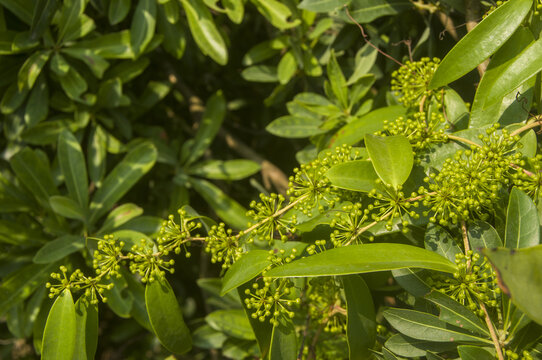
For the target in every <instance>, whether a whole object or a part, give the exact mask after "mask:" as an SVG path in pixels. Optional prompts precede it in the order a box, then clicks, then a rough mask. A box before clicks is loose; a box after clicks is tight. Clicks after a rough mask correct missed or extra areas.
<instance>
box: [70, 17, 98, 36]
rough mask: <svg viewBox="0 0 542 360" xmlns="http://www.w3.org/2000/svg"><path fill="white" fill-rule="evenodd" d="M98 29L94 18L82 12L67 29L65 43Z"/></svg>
mask: <svg viewBox="0 0 542 360" xmlns="http://www.w3.org/2000/svg"><path fill="white" fill-rule="evenodd" d="M95 29H96V23H95V22H94V20H93V19H92V18H91V17H89V16H87V15H85V14H82V15H81V16H80V17H79V18H78V19H77V20H76V21H75V22H74V23H73V24H72V25H71V26H70V27H69V28H68V30H66V36H65V37H64V43H69V42H72V41H74V40H77V39H79V38H82V37H85V36H86V35H88V34H90V33H91V32H92V31H93V30H95Z"/></svg>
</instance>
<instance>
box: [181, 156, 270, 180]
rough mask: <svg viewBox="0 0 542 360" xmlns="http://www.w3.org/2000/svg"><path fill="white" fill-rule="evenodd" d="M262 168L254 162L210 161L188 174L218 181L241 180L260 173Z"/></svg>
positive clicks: (239, 160)
mask: <svg viewBox="0 0 542 360" xmlns="http://www.w3.org/2000/svg"><path fill="white" fill-rule="evenodd" d="M260 169H261V166H260V165H259V164H258V163H257V162H254V161H252V160H244V159H238V160H227V161H222V160H210V161H206V162H201V163H197V164H196V165H194V166H192V167H190V168H189V169H188V170H187V173H188V174H190V175H198V176H203V177H206V178H208V179H216V180H240V179H244V178H246V177H248V176H250V175H254V174H255V173H257V172H258V171H260Z"/></svg>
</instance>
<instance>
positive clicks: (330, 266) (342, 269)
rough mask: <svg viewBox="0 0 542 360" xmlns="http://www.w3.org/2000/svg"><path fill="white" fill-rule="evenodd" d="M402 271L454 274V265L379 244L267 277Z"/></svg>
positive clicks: (302, 262) (316, 258)
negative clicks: (407, 269)
mask: <svg viewBox="0 0 542 360" xmlns="http://www.w3.org/2000/svg"><path fill="white" fill-rule="evenodd" d="M404 268H422V269H430V270H436V271H442V272H446V273H453V272H455V271H457V267H456V265H455V264H454V263H452V262H450V261H449V260H447V259H446V258H444V257H442V256H440V255H438V254H435V253H434V252H432V251H429V250H425V249H421V248H419V247H416V246H411V245H403V244H389V243H381V244H362V245H350V246H345V247H340V248H335V249H331V250H326V251H324V252H321V253H319V254H316V255H312V256H309V257H306V258H302V259H299V260H295V261H292V262H291V263H289V264H286V265H282V266H278V267H276V268H274V269H271V270H270V271H269V272H267V273H266V276H269V277H288V276H294V277H297V276H302V277H306V276H331V275H349V274H360V273H367V272H375V271H386V270H393V269H404Z"/></svg>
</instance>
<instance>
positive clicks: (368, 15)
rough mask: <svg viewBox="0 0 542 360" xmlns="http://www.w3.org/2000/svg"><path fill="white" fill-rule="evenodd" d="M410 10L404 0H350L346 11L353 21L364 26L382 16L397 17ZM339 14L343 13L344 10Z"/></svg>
mask: <svg viewBox="0 0 542 360" xmlns="http://www.w3.org/2000/svg"><path fill="white" fill-rule="evenodd" d="M410 8H412V4H410V3H409V2H408V1H405V0H352V1H351V2H350V5H349V6H348V11H349V12H350V15H351V16H352V17H353V18H354V20H356V21H357V22H359V23H361V24H366V23H370V22H371V21H373V20H375V19H378V18H379V17H382V16H388V15H397V14H399V13H400V12H401V11H404V10H407V9H410ZM341 13H344V10H343V11H342V12H341ZM345 16H346V15H345ZM348 21H350V20H348Z"/></svg>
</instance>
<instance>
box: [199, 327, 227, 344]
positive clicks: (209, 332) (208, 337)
mask: <svg viewBox="0 0 542 360" xmlns="http://www.w3.org/2000/svg"><path fill="white" fill-rule="evenodd" d="M192 335H193V336H194V339H193V340H194V346H196V347H198V348H200V349H220V348H222V347H223V344H224V341H225V340H226V339H227V338H228V337H227V336H226V335H224V334H222V333H221V332H220V331H216V330H215V329H213V328H212V327H210V326H209V325H203V326H200V327H198V328H197V329H196V330H195V331H194V332H193V334H192Z"/></svg>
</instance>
